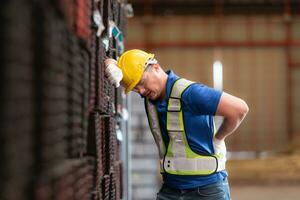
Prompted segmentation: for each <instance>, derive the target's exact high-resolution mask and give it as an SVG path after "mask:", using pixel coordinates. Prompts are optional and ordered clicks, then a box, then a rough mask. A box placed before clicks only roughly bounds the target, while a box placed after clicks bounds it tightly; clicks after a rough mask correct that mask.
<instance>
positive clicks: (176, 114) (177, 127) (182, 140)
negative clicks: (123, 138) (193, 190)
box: [145, 79, 225, 175]
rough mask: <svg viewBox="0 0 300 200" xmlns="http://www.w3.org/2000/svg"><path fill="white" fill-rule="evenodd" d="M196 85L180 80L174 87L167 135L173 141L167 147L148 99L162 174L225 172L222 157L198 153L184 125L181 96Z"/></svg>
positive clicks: (155, 113) (148, 112)
mask: <svg viewBox="0 0 300 200" xmlns="http://www.w3.org/2000/svg"><path fill="white" fill-rule="evenodd" d="M192 83H193V82H192V81H189V80H186V79H178V80H176V81H175V83H174V84H173V86H172V91H171V95H170V97H169V99H168V104H167V122H166V125H167V132H168V135H169V138H170V141H169V144H168V146H167V148H166V145H165V143H164V141H163V138H162V133H161V129H160V125H159V118H158V114H157V110H156V107H155V105H154V104H153V103H151V102H150V101H149V100H148V99H145V107H146V112H147V116H148V122H149V125H150V129H151V132H152V135H153V137H154V140H155V142H156V144H157V147H158V150H159V157H160V168H161V172H162V173H164V172H166V173H169V174H175V175H210V174H213V173H215V172H217V171H221V170H224V169H225V161H224V160H225V159H223V158H222V155H215V154H208V155H200V154H198V153H195V152H194V151H193V150H192V149H191V148H190V146H189V144H188V141H187V137H186V133H185V128H184V121H183V112H182V107H181V96H182V94H183V92H184V91H185V90H186V89H187V88H188V87H189V86H190V85H191V84H192ZM199 134H201V133H199Z"/></svg>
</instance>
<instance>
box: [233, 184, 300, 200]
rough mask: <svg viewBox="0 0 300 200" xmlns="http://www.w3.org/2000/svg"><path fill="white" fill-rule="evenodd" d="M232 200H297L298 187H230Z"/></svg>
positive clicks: (299, 188) (298, 194) (299, 197)
mask: <svg viewBox="0 0 300 200" xmlns="http://www.w3.org/2000/svg"><path fill="white" fill-rule="evenodd" d="M231 198H232V200H299V199H300V185H283V186H280V185H267V186H266V185H264V186H236V185H234V186H231Z"/></svg>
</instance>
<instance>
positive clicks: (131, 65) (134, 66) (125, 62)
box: [118, 49, 154, 94]
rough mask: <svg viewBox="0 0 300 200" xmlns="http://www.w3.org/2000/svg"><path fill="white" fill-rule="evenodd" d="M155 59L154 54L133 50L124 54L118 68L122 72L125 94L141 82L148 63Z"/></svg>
mask: <svg viewBox="0 0 300 200" xmlns="http://www.w3.org/2000/svg"><path fill="white" fill-rule="evenodd" d="M151 58H154V54H150V53H146V52H145V51H142V50H138V49H132V50H129V51H126V52H124V53H123V54H122V55H121V57H120V59H119V60H118V67H119V68H120V69H121V70H122V73H123V79H122V84H123V86H124V87H125V93H126V94H127V93H128V92H130V91H131V90H132V89H133V88H134V87H135V86H136V85H137V84H138V82H139V81H140V80H141V78H142V75H143V73H144V69H145V67H146V66H145V65H146V63H147V61H148V60H149V59H151Z"/></svg>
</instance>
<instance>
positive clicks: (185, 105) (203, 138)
mask: <svg viewBox="0 0 300 200" xmlns="http://www.w3.org/2000/svg"><path fill="white" fill-rule="evenodd" d="M104 63H105V66H106V74H107V76H108V78H109V80H110V81H111V83H113V84H115V85H116V86H118V85H119V83H120V81H121V84H122V86H123V87H124V88H125V93H128V92H129V91H135V92H137V93H139V94H140V95H142V96H143V97H145V98H144V99H145V108H146V112H147V116H148V121H149V125H150V128H151V131H152V134H153V136H154V139H155V142H156V144H157V147H158V149H159V155H160V168H161V169H160V170H161V174H162V176H163V181H164V184H163V186H162V188H161V189H160V191H159V193H158V194H157V200H176V199H181V200H188V199H191V200H194V199H203V200H229V199H230V191H229V185H228V181H227V172H226V170H225V162H226V146H225V142H224V140H225V138H226V137H227V136H228V135H230V134H231V133H233V132H234V131H235V130H236V129H237V127H238V126H239V125H240V123H241V122H242V120H243V119H244V117H245V115H246V114H247V112H248V106H247V104H246V103H245V102H244V101H243V100H242V99H240V98H237V97H235V96H232V95H230V94H227V93H225V92H219V91H216V90H214V89H212V88H209V87H207V86H205V85H203V84H201V83H195V82H192V81H189V80H186V79H183V78H180V77H178V76H177V75H176V74H175V73H174V72H173V71H167V72H164V71H163V69H162V68H161V67H160V65H159V64H158V62H157V61H156V59H155V58H154V55H153V54H149V53H146V52H144V51H141V50H137V49H133V50H129V51H126V52H125V53H124V54H122V55H121V57H120V59H119V60H118V62H117V61H116V60H113V59H106V60H105V61H104ZM215 115H219V116H223V117H224V120H223V123H222V124H221V126H220V128H219V130H218V131H216V129H215V124H214V118H213V116H215Z"/></svg>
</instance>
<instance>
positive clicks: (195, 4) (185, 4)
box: [128, 0, 300, 15]
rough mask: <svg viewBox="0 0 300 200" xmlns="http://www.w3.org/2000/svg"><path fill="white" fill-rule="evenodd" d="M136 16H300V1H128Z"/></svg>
mask: <svg viewBox="0 0 300 200" xmlns="http://www.w3.org/2000/svg"><path fill="white" fill-rule="evenodd" d="M128 2H129V3H131V4H132V5H133V8H134V13H135V15H144V14H152V15H214V14H216V13H222V14H224V15H230V14H278V13H284V11H285V10H286V9H287V8H290V12H291V13H292V14H300V0H128Z"/></svg>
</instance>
